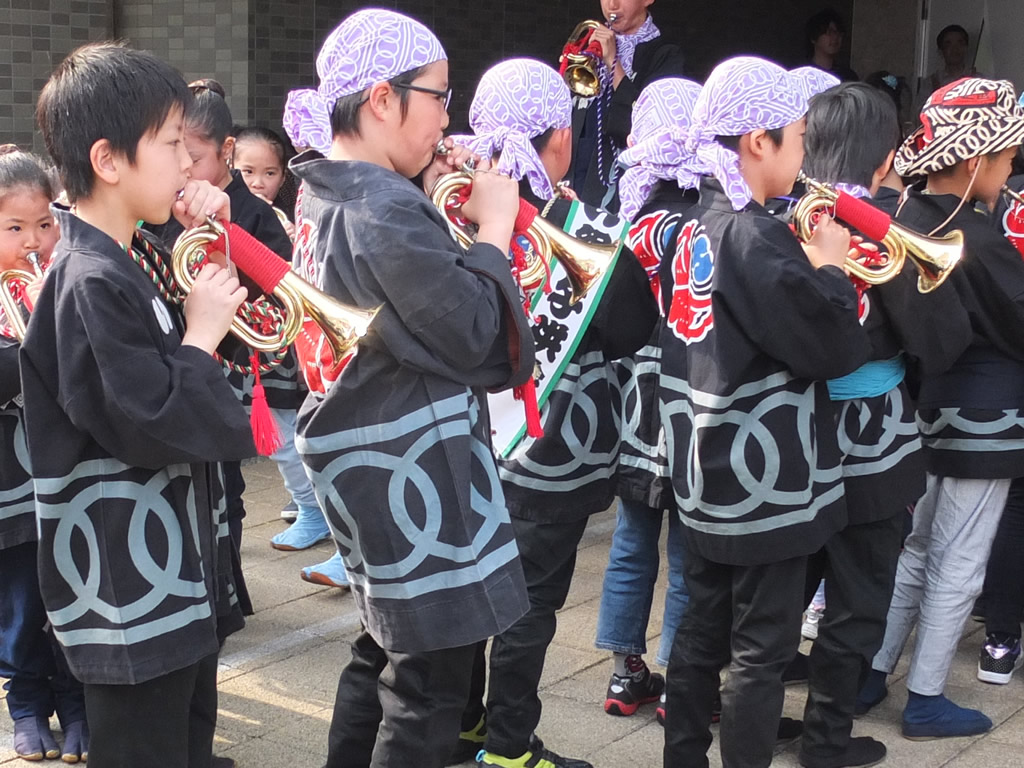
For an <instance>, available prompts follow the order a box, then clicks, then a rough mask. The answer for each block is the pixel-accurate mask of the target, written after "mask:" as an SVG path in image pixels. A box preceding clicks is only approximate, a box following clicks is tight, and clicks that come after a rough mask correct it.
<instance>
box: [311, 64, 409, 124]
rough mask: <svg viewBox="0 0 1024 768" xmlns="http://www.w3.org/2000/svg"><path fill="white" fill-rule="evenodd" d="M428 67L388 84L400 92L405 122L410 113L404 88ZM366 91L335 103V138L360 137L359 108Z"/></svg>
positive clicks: (392, 79)
mask: <svg viewBox="0 0 1024 768" xmlns="http://www.w3.org/2000/svg"><path fill="white" fill-rule="evenodd" d="M424 70H426V67H425V66H423V67H416V69H410V70H409V71H408V72H403V73H402V74H400V75H396V76H395V77H392V78H391V79H390V80H388V82H389V83H390V84H391V87H393V88H396V89H397V90H398V99H399V104H400V105H401V108H402V119H403V120H405V116H406V114H408V112H409V90H408V89H407V88H403V87H402V86H405V85H411V84H412V81H413V80H415V79H416V78H417V77H419V76H420V75H422V74H423V72H424ZM364 93H366V91H365V90H364V91H360V92H359V93H353V94H349V95H348V96H342V97H341V98H340V99H338V100H337V101H336V102H334V109H332V110H331V133H332V134H333V135H335V136H358V135H359V108H360V107H361V106H363V104H365V103H366V96H364V95H363V94H364Z"/></svg>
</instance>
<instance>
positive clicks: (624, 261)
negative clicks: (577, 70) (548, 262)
mask: <svg viewBox="0 0 1024 768" xmlns="http://www.w3.org/2000/svg"><path fill="white" fill-rule="evenodd" d="M571 112H572V101H571V96H570V93H569V89H568V87H567V86H566V84H565V83H564V82H563V81H562V79H561V77H560V76H559V75H558V73H557V72H556V71H555V70H553V69H552V68H551V67H549V66H547V65H546V64H542V63H540V62H538V61H533V60H531V59H511V60H509V61H504V62H501V63H500V64H498V65H496V66H494V67H492V68H491V69H489V70H488V71H487V72H486V73H485V74H484V75H483V77H482V78H481V79H480V83H479V85H478V86H477V90H476V94H475V96H474V98H473V103H472V106H471V107H470V111H469V123H470V127H471V128H472V129H473V135H472V136H469V137H464V139H465V143H466V145H467V146H468V147H469V148H470V149H472V150H473V151H474V152H476V153H477V154H479V155H481V156H482V157H488V158H493V159H494V162H495V163H496V166H497V168H498V170H499V171H504V172H507V173H508V174H509V175H510V176H511V177H512V178H513V179H516V180H518V181H519V193H520V196H521V197H522V198H523V199H524V200H526V201H527V202H528V203H530V204H533V205H535V206H536V207H538V208H543V210H544V217H545V218H546V219H548V220H549V221H550V222H551V223H553V224H555V225H557V226H558V227H559V228H562V227H563V225H564V224H565V222H566V221H567V220H568V219H569V217H570V214H571V212H572V210H573V208H574V206H573V203H572V202H571V201H570V200H567V199H564V198H561V197H559V196H557V195H556V191H555V186H554V185H555V183H556V182H557V181H558V180H559V179H561V178H562V177H563V176H564V175H565V172H566V170H567V169H568V164H569V158H570V155H571V142H572V137H571V132H570V129H569V125H570V116H571ZM459 140H460V141H461V140H463V139H462V137H460V139H459ZM577 205H578V204H577ZM586 216H587V219H588V220H594V219H598V218H604V216H605V214H603V212H599V211H596V210H595V211H590V212H586ZM551 280H552V282H555V278H554V277H552V278H551ZM551 288H552V291H554V292H555V293H558V292H559V290H560V283H556V284H555V285H554V286H551ZM595 300H597V299H595ZM597 301H599V303H598V304H597V307H596V309H595V310H594V315H593V316H592V319H591V321H590V324H589V325H588V326H587V327H586V330H585V331H583V333H582V336H581V337H580V339H579V343H578V346H577V347H576V348H575V351H573V352H572V353H571V355H570V356H569V359H568V364H567V366H566V367H565V369H564V371H563V373H562V376H561V377H560V378H559V379H558V381H557V384H556V385H555V387H554V390H553V391H552V392H551V395H550V397H549V399H547V400H546V402H544V404H543V407H542V409H541V413H540V421H541V425H542V427H543V436H540V437H531V436H525V437H523V439H522V440H521V441H520V442H519V443H518V444H516V445H515V447H513V448H512V449H511V451H509V452H508V453H507V454H506V455H505V457H504V458H502V459H500V460H499V462H498V463H499V473H498V475H499V477H500V478H501V484H502V489H503V490H504V493H505V501H506V504H507V505H508V510H509V514H510V515H511V517H512V528H513V530H514V531H515V535H516V543H517V544H518V545H519V552H520V556H521V558H522V562H523V572H524V574H525V576H526V587H527V596H528V597H529V601H530V610H529V612H528V613H527V614H526V615H525V616H524V617H523V618H522V619H520V620H519V621H517V622H516V623H515V624H514V625H513V626H512V627H510V628H509V629H507V630H506V631H504V632H502V633H501V634H499V635H498V636H496V637H495V638H494V641H493V643H492V645H491V655H490V670H489V671H490V680H489V684H490V685H489V690H488V697H487V708H486V712H487V715H486V741H485V743H484V744H483V746H484V749H485V751H484V752H481V754H480V756H479V758H478V760H479V763H480V765H494V766H503V768H520V767H521V766H525V765H529V766H534V765H536V766H538V767H539V768H552V767H553V766H558V767H561V766H567V767H569V766H571V767H573V768H588V766H589V764H588V763H585V762H583V761H582V760H573V759H570V758H565V757H561V756H560V755H557V754H555V753H553V752H551V751H550V750H547V749H545V748H544V746H543V744H542V743H541V742H540V741H539V740H538V739H537V738H536V737H535V736H534V731H535V730H536V729H537V726H538V724H539V722H540V715H541V703H540V699H539V697H538V693H537V690H538V687H539V685H540V678H541V673H542V671H543V668H544V658H545V655H546V653H547V648H548V645H549V644H550V643H551V640H552V639H553V638H554V634H555V613H556V611H558V610H559V609H560V608H561V607H562V605H563V604H564V603H565V599H566V597H567V595H568V592H569V587H570V585H571V582H572V576H573V570H574V567H575V563H576V551H577V548H578V546H579V542H580V539H581V537H582V536H583V531H584V529H585V528H586V525H587V520H588V518H589V517H590V515H593V514H595V513H598V512H602V511H604V510H605V509H607V508H608V507H609V506H610V505H611V503H612V501H613V499H614V492H615V489H614V486H615V481H614V475H615V464H616V460H617V458H618V445H619V432H618V429H617V424H616V421H617V419H616V416H617V410H618V403H617V399H618V397H617V392H616V387H615V385H614V383H613V381H614V372H613V370H612V368H611V364H610V361H611V360H615V359H617V358H619V357H622V356H623V355H627V354H631V353H633V352H635V351H636V350H637V349H639V348H640V347H641V346H642V345H643V344H644V342H645V341H646V340H647V339H648V338H649V337H650V334H651V332H652V331H653V329H654V326H655V323H656V322H657V311H656V309H655V305H654V301H653V299H652V296H651V292H650V289H649V288H648V286H647V278H646V276H645V274H644V270H643V268H642V267H641V266H640V264H639V262H638V261H637V260H636V258H635V257H634V255H633V254H632V253H630V252H629V251H627V250H623V251H622V252H621V253H619V255H618V258H617V259H616V261H615V264H614V266H613V267H612V271H611V274H610V276H609V277H608V278H607V281H606V283H605V284H604V292H603V294H601V296H600V299H599V300H597ZM539 306H540V305H539ZM567 311H568V310H567ZM583 311H584V312H585V311H587V310H586V309H584V310H583ZM543 314H544V313H543V311H540V310H535V311H534V315H535V316H539V315H543ZM552 315H553V316H555V317H557V315H556V314H555V313H554V312H552ZM545 319H546V318H545ZM535 322H538V323H539V322H540V321H535ZM534 329H535V330H534V333H535V334H537V333H539V331H538V330H537V326H536V325H535V326H534ZM538 338H539V337H538ZM539 348H540V344H539V343H538V349H539ZM482 670H483V663H482V660H481V662H480V663H479V664H478V672H480V674H478V675H476V677H475V681H474V682H475V689H474V697H475V698H474V701H472V702H471V706H470V709H469V710H467V713H466V714H465V717H464V720H463V730H464V731H475V732H476V733H477V734H479V733H480V729H479V728H476V726H479V725H481V718H482V711H481V710H482V707H481V706H480V705H479V703H480V697H481V696H482V694H483V688H484V675H483V674H482ZM660 692H661V691H660V688H659V689H658V690H657V692H656V693H655V694H654V698H655V699H656V698H657V696H658V695H659V694H660ZM474 704H476V706H475V707H474V706H473V705H474ZM460 743H461V745H463V748H464V749H465V752H466V753H467V754H468V753H470V752H475V751H476V750H479V748H480V746H481V744H480V743H479V742H477V743H475V744H474V743H473V739H472V738H471V733H468V732H467V733H464V734H463V736H462V740H461V742H460ZM474 746H475V749H473V747H474Z"/></svg>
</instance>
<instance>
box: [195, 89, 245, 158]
mask: <svg viewBox="0 0 1024 768" xmlns="http://www.w3.org/2000/svg"><path fill="white" fill-rule="evenodd" d="M188 87H189V90H190V91H192V96H193V99H192V103H191V104H190V105H189V107H188V111H187V112H186V113H185V124H186V125H187V126H188V128H189V130H191V131H193V132H195V133H197V134H199V136H200V137H201V138H202V139H203V141H211V142H213V143H214V144H216V145H217V147H218V149H219V148H220V147H221V146H223V145H224V140H225V139H226V138H227V137H228V136H230V135H231V132H232V129H233V128H234V120H233V119H232V118H231V109H230V108H229V107H228V104H227V102H226V101H224V98H225V92H224V87H223V86H222V85H221V84H220V83H218V82H217V81H216V80H213V79H211V78H204V79H202V80H195V81H193V82H191V83H189V84H188Z"/></svg>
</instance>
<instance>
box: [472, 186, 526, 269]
mask: <svg viewBox="0 0 1024 768" xmlns="http://www.w3.org/2000/svg"><path fill="white" fill-rule="evenodd" d="M518 214H519V184H518V183H517V182H516V181H514V180H513V179H511V178H509V177H508V176H506V175H505V174H503V173H498V172H497V171H477V172H476V173H474V174H473V188H472V190H471V191H470V195H469V200H467V201H466V204H465V205H463V206H462V215H463V216H465V217H466V218H467V219H469V220H470V221H472V222H474V223H475V224H476V225H477V237H476V239H477V242H478V243H490V244H491V245H493V246H495V247H496V248H497V249H498V250H500V251H501V252H502V253H505V252H506V251H508V248H509V244H510V242H511V241H512V230H513V227H514V226H515V221H516V216H517V215H518Z"/></svg>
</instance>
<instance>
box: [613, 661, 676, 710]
mask: <svg viewBox="0 0 1024 768" xmlns="http://www.w3.org/2000/svg"><path fill="white" fill-rule="evenodd" d="M664 692H665V678H664V677H662V676H661V675H659V674H657V673H656V672H651V670H649V669H648V668H647V667H646V666H644V668H643V671H642V672H641V673H640V674H639V675H637V676H635V677H634V676H633V675H625V676H621V675H612V679H611V682H610V683H608V695H607V696H606V697H605V700H604V711H605V712H607V713H608V714H609V715H620V716H628V715H633V714H636V711H637V710H638V709H640V705H641V704H650V703H651V702H652V701H658V699H660V698H661V694H663V693H664Z"/></svg>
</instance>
